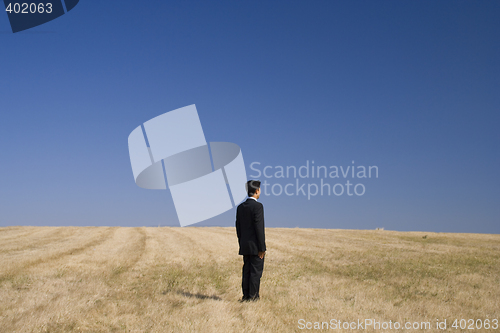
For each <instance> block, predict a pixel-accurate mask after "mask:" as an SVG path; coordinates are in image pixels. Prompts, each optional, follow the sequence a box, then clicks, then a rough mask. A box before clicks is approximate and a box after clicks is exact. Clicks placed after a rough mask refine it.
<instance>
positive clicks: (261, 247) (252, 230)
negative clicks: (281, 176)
mask: <svg viewBox="0 0 500 333" xmlns="http://www.w3.org/2000/svg"><path fill="white" fill-rule="evenodd" d="M246 185H247V193H248V199H247V200H246V201H245V202H242V203H241V204H240V205H239V206H238V209H237V210H236V234H237V235H238V243H239V245H240V252H239V254H240V255H243V277H242V281H241V288H242V289H243V298H242V299H241V300H240V302H244V301H256V300H258V299H259V298H260V296H259V287H260V278H261V277H262V271H263V270H264V255H265V254H266V240H265V235H264V206H262V204H261V203H260V202H258V201H257V199H259V197H260V181H258V180H249V181H248V182H247V184H246Z"/></svg>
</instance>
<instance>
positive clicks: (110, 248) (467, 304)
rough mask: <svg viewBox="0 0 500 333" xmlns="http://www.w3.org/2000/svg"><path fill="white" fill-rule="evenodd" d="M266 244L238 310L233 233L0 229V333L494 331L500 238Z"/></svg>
mask: <svg viewBox="0 0 500 333" xmlns="http://www.w3.org/2000/svg"><path fill="white" fill-rule="evenodd" d="M266 243H267V247H268V253H267V255H266V259H265V267H264V274H263V277H262V282H261V293H260V294H261V300H260V301H258V302H252V303H239V302H238V299H239V298H240V297H241V287H240V286H241V268H242V258H241V257H240V256H238V255H237V253H238V245H237V240H236V233H235V229H234V228H171V227H162V228H111V227H109V228H108V227H6V228H0V258H1V259H0V260H1V261H0V262H1V266H0V300H1V302H0V331H1V332H295V331H297V332H303V331H315V332H318V331H321V330H314V329H313V330H308V329H307V328H306V327H304V329H300V327H303V326H305V325H308V327H313V328H314V323H315V322H319V324H321V323H322V322H328V325H329V327H330V329H326V328H325V326H324V324H323V328H325V329H324V330H323V331H336V332H339V331H349V332H355V331H362V332H373V331H378V332H387V331H396V330H391V329H383V328H381V329H374V328H373V326H364V327H363V329H359V330H358V329H357V326H356V329H349V330H343V329H336V330H333V329H332V327H333V326H331V323H334V321H333V320H332V319H336V320H340V321H341V322H344V321H347V322H349V323H350V322H356V323H357V321H358V319H359V320H360V321H362V322H365V319H371V320H375V321H378V322H380V323H384V322H387V323H389V321H390V322H391V323H393V324H394V323H395V322H399V323H401V325H404V323H406V322H410V323H414V322H417V323H421V322H430V323H431V325H432V327H431V329H427V330H421V329H410V330H406V329H400V330H397V331H399V332H405V331H427V332H431V331H432V332H435V331H438V330H437V329H436V319H439V320H440V321H441V322H442V321H443V320H444V319H447V326H448V329H447V330H445V331H450V332H461V331H465V330H461V329H460V328H459V329H454V328H451V327H450V326H451V324H452V323H453V320H454V319H459V320H460V319H466V320H468V319H474V320H477V319H481V320H482V322H483V323H484V322H485V320H486V319H488V321H489V322H490V325H491V326H490V329H484V328H482V329H475V330H470V331H474V332H482V331H485V332H495V331H500V328H497V329H496V330H495V329H493V328H492V327H493V325H494V320H495V319H497V320H499V319H500V305H499V304H500V291H499V285H500V235H484V234H444V233H424V232H395V231H375V230H373V231H362V230H322V229H278V228H268V229H266ZM301 319H302V321H301ZM308 322H309V323H310V324H307V323H308ZM469 323H470V322H468V323H467V325H469ZM477 323H479V322H477ZM441 332H442V331H441Z"/></svg>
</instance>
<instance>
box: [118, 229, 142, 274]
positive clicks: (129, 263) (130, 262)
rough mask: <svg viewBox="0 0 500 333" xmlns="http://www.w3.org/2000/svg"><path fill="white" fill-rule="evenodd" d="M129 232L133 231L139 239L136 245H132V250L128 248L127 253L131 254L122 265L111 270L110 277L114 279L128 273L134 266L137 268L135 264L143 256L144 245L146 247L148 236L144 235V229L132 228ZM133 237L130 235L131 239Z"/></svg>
mask: <svg viewBox="0 0 500 333" xmlns="http://www.w3.org/2000/svg"><path fill="white" fill-rule="evenodd" d="M130 230H134V231H136V232H137V233H138V234H139V236H138V237H139V239H138V240H137V243H138V245H134V246H133V248H130V249H129V251H127V252H130V253H132V255H131V256H128V257H127V259H126V261H125V262H124V263H123V264H121V265H119V266H117V267H115V268H114V269H113V273H112V275H113V277H114V278H116V277H118V276H121V275H123V274H124V273H127V272H129V271H130V270H132V269H133V268H134V267H135V266H137V264H138V263H139V261H140V260H141V258H142V257H143V256H144V254H145V252H146V245H147V240H148V238H149V236H148V235H147V234H146V230H145V229H144V227H137V228H132V229H130ZM133 236H134V234H132V237H133ZM132 244H135V243H132Z"/></svg>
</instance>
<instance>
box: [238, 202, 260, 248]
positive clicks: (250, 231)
mask: <svg viewBox="0 0 500 333" xmlns="http://www.w3.org/2000/svg"><path fill="white" fill-rule="evenodd" d="M236 234H237V235H238V243H239V244H240V252H239V254H240V255H257V254H259V252H264V251H266V239H265V234H264V206H263V205H262V204H261V203H260V202H257V201H256V200H254V199H250V198H248V199H247V200H246V201H245V202H242V203H241V204H240V205H239V206H238V209H237V210H236Z"/></svg>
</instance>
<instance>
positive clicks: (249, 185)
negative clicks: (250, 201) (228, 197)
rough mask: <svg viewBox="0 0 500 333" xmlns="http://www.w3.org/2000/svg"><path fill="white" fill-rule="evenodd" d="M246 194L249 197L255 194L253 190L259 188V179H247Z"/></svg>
mask: <svg viewBox="0 0 500 333" xmlns="http://www.w3.org/2000/svg"><path fill="white" fill-rule="evenodd" d="M246 187H247V194H248V196H249V197H251V196H253V195H254V194H255V191H256V190H257V189H258V188H260V180H249V181H247V183H246Z"/></svg>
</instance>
